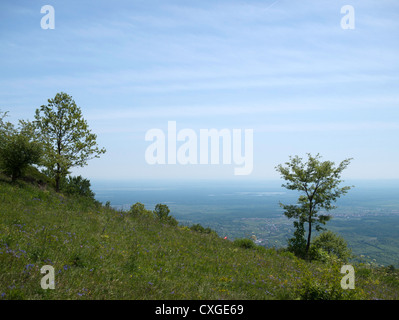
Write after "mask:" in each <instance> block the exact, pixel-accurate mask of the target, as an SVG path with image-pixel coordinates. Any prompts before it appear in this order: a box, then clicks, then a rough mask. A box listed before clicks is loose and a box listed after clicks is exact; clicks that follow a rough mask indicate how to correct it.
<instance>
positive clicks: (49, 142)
mask: <svg viewBox="0 0 399 320" xmlns="http://www.w3.org/2000/svg"><path fill="white" fill-rule="evenodd" d="M35 119H36V120H35V121H34V125H35V127H36V129H37V130H38V134H39V136H40V138H41V140H42V141H43V143H44V146H45V157H44V165H45V166H46V167H47V169H48V171H49V172H50V173H51V174H52V175H53V178H54V179H55V189H56V191H57V192H59V190H60V180H61V178H63V177H65V176H66V175H67V174H68V173H69V169H70V168H71V167H76V166H80V167H83V166H85V165H87V161H88V160H91V159H94V158H99V156H100V154H102V153H105V149H104V148H103V149H99V147H98V146H97V142H96V139H97V136H96V135H95V134H93V133H91V131H90V130H89V127H88V124H87V121H86V120H84V119H83V117H82V111H81V109H80V108H79V107H78V106H77V105H76V103H75V101H74V100H73V99H72V97H71V96H69V95H68V94H66V93H63V92H61V93H57V94H56V96H55V97H54V99H49V100H48V105H47V106H45V105H42V106H41V107H40V109H37V110H36V113H35Z"/></svg>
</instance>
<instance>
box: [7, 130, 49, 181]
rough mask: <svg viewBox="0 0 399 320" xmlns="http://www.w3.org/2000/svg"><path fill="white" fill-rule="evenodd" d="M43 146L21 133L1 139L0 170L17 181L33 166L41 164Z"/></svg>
mask: <svg viewBox="0 0 399 320" xmlns="http://www.w3.org/2000/svg"><path fill="white" fill-rule="evenodd" d="M42 154H43V152H42V146H41V144H40V143H38V142H34V141H30V140H29V138H28V137H27V136H25V135H23V134H21V133H15V134H12V135H2V136H1V137H0V168H2V170H3V172H4V173H5V174H7V175H9V176H11V180H12V181H15V180H16V179H17V178H20V177H21V176H22V175H23V173H24V171H25V170H26V169H27V168H28V167H29V165H32V164H39V163H40V160H41V157H42Z"/></svg>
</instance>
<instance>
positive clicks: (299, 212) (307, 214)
mask: <svg viewBox="0 0 399 320" xmlns="http://www.w3.org/2000/svg"><path fill="white" fill-rule="evenodd" d="M350 161H351V159H345V160H343V161H342V162H341V163H340V164H339V165H338V166H337V167H335V166H334V162H331V161H320V156H319V154H317V155H316V156H315V157H313V156H312V155H311V154H309V153H308V160H307V162H303V161H302V158H300V157H298V156H295V157H290V161H289V162H286V163H285V166H283V165H281V164H280V165H278V166H277V167H276V170H277V171H278V172H279V173H280V174H281V176H282V177H283V178H284V180H286V181H287V183H286V184H283V185H282V186H283V187H285V188H287V189H289V190H297V191H299V192H301V195H300V196H299V198H298V202H297V204H294V205H293V204H289V205H285V204H282V203H280V206H281V207H282V208H284V210H285V212H284V214H285V215H286V216H287V217H288V218H289V219H291V218H294V219H297V223H296V224H294V226H295V228H296V229H297V231H298V232H297V235H296V236H297V237H298V236H299V237H304V232H300V231H301V230H300V229H299V228H300V227H303V226H304V223H307V224H308V234H307V240H306V247H305V248H304V251H305V255H306V256H307V255H308V252H309V246H310V241H311V235H312V230H313V227H315V229H316V230H317V231H319V230H322V229H323V228H322V227H321V225H324V224H326V222H327V221H329V220H330V219H331V216H330V215H326V214H318V212H319V210H320V209H324V210H325V211H326V212H328V211H330V210H332V209H334V208H335V206H334V205H333V203H334V202H335V201H336V200H337V199H338V198H339V197H340V196H341V195H343V194H346V193H347V192H348V190H349V189H350V188H351V187H349V186H345V187H339V185H340V183H341V182H342V180H340V176H341V173H342V171H343V170H344V169H345V168H346V167H347V166H348V165H349V163H350ZM296 240H297V242H298V243H301V239H296Z"/></svg>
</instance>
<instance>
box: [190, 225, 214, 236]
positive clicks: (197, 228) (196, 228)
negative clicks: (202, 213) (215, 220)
mask: <svg viewBox="0 0 399 320" xmlns="http://www.w3.org/2000/svg"><path fill="white" fill-rule="evenodd" d="M190 230H192V231H195V232H199V233H207V234H209V233H213V232H214V231H213V230H212V229H211V228H209V227H207V228H204V227H203V226H201V225H200V224H199V223H197V224H193V225H192V226H191V227H190Z"/></svg>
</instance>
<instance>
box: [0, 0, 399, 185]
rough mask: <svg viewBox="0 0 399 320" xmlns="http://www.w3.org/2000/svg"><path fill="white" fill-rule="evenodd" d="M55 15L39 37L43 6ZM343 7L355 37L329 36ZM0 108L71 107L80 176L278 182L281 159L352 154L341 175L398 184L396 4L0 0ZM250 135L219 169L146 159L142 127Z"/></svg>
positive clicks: (388, 0) (384, 0) (340, 32)
mask: <svg viewBox="0 0 399 320" xmlns="http://www.w3.org/2000/svg"><path fill="white" fill-rule="evenodd" d="M47 4H48V5H52V6H53V7H54V9H55V29H54V30H44V29H42V28H41V26H40V21H41V19H42V17H43V16H44V14H42V13H40V9H41V7H42V6H43V5H47ZM348 4H349V5H352V6H353V8H354V10H355V29H349V30H348V29H342V28H341V18H342V17H343V16H344V15H343V14H341V12H340V10H341V7H342V6H344V5H348ZM0 39H1V46H0V110H2V111H9V114H10V117H9V120H10V121H12V122H17V120H18V119H29V120H33V116H34V111H35V109H36V108H39V107H40V106H41V105H43V104H46V103H47V99H49V98H52V97H54V96H55V94H56V93H57V92H61V91H62V92H66V93H68V94H70V95H71V96H72V97H73V98H74V100H75V101H76V103H77V105H78V106H80V107H81V109H82V112H83V115H84V117H85V119H86V120H87V121H88V123H89V126H90V128H91V129H92V131H93V132H94V133H96V134H97V136H98V143H99V145H100V146H101V147H105V148H106V149H107V153H106V154H105V155H103V156H102V157H101V158H100V159H95V160H92V161H90V162H89V165H88V166H87V167H85V168H81V169H74V170H73V174H82V175H83V176H85V177H87V178H90V179H141V178H184V179H200V178H201V179H202V178H214V179H237V180H238V179H278V178H279V176H278V174H277V172H276V171H275V169H274V168H275V166H276V165H277V164H279V163H283V162H285V161H287V160H288V157H289V156H290V155H296V154H297V155H300V156H306V153H307V152H310V153H313V154H316V153H320V154H321V155H322V156H323V159H328V160H332V161H335V162H337V163H338V162H339V161H341V160H343V159H345V158H349V157H353V158H354V160H353V161H352V163H351V165H350V167H349V168H348V169H347V170H346V171H345V173H344V178H348V179H352V178H354V179H357V178H367V179H369V178H371V179H380V178H396V179H398V178H399V166H398V159H399V148H398V141H399V2H398V1H396V0H380V1H375V0H374V1H368V0H361V1H327V0H313V1H306V0H305V1H302V0H301V1H294V0H280V1H272V0H270V1H266V0H263V1H209V0H205V1H202V0H201V1H199V0H197V1H167V0H164V1H148V0H146V1H102V0H99V1H72V0H69V1H31V0H30V1H18V0H17V1H1V3H0ZM168 121H176V123H177V130H180V129H184V128H191V129H193V130H195V131H197V132H198V131H199V130H200V129H208V128H209V129H210V128H216V129H222V128H228V129H231V130H233V129H243V130H244V129H253V130H254V150H253V151H254V154H253V155H254V163H253V171H252V173H251V174H250V175H248V176H234V175H233V170H234V167H235V166H234V164H232V165H185V166H184V165H179V164H177V165H149V164H147V163H146V161H145V158H144V155H145V150H146V148H147V147H148V146H149V144H150V142H148V141H145V139H144V137H145V134H146V132H147V131H148V130H150V129H152V128H160V129H162V130H164V131H165V133H166V130H167V123H168Z"/></svg>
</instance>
